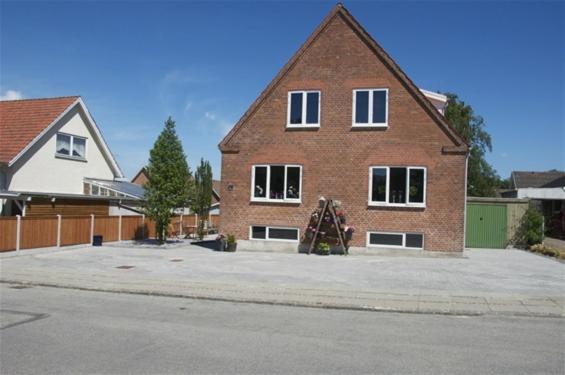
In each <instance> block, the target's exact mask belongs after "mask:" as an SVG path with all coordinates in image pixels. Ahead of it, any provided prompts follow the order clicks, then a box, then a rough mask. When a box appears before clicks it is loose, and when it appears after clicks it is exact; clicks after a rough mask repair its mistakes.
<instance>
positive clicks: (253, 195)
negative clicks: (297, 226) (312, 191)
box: [251, 164, 302, 203]
mask: <svg viewBox="0 0 565 375" xmlns="http://www.w3.org/2000/svg"><path fill="white" fill-rule="evenodd" d="M256 167H266V168H267V186H266V196H265V198H256V197H255V168H256ZM271 167H284V198H283V199H272V198H269V195H270V190H271V189H270V187H271ZM288 168H299V169H300V187H299V189H298V196H299V198H298V199H296V198H287V197H286V178H287V176H288ZM251 202H278V203H301V202H302V166H301V165H299V164H254V165H252V166H251Z"/></svg>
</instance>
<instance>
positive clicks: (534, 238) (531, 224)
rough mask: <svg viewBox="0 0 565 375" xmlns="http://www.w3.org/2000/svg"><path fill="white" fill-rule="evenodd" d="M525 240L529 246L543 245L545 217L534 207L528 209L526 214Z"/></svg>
mask: <svg viewBox="0 0 565 375" xmlns="http://www.w3.org/2000/svg"><path fill="white" fill-rule="evenodd" d="M524 219H525V227H526V228H525V229H526V233H525V240H526V243H527V244H528V245H530V246H531V245H535V244H538V243H541V242H542V240H543V216H542V214H541V213H540V212H539V211H538V210H536V209H535V208H533V207H530V208H528V210H527V211H526V213H525V214H524Z"/></svg>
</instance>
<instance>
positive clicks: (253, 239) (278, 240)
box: [249, 237, 298, 243]
mask: <svg viewBox="0 0 565 375" xmlns="http://www.w3.org/2000/svg"><path fill="white" fill-rule="evenodd" d="M249 241H268V242H290V243H298V240H282V239H275V238H252V237H249Z"/></svg>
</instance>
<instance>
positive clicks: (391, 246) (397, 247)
mask: <svg viewBox="0 0 565 375" xmlns="http://www.w3.org/2000/svg"><path fill="white" fill-rule="evenodd" d="M367 247H373V248H380V249H400V250H419V251H421V250H424V249H423V248H421V247H406V246H398V245H374V244H370V243H367Z"/></svg>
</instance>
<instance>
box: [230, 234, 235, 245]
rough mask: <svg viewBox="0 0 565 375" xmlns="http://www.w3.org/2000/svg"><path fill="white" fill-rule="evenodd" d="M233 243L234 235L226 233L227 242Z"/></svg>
mask: <svg viewBox="0 0 565 375" xmlns="http://www.w3.org/2000/svg"><path fill="white" fill-rule="evenodd" d="M232 243H235V236H234V235H233V234H228V244H232Z"/></svg>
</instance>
